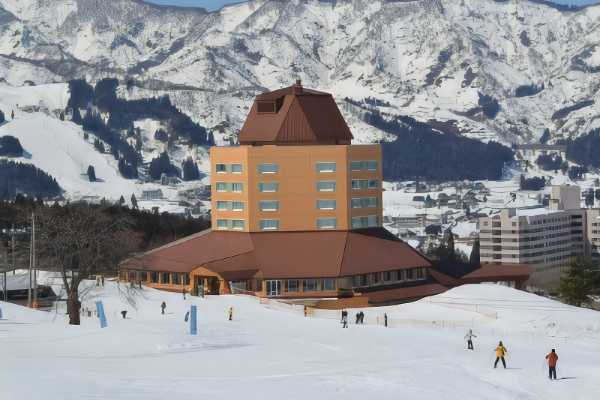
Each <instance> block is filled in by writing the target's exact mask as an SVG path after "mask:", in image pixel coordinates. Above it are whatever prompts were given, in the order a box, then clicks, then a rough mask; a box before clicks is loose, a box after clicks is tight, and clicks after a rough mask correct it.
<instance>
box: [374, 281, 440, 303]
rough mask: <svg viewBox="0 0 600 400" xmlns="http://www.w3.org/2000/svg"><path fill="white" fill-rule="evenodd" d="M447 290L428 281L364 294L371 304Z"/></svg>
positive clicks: (408, 298)
mask: <svg viewBox="0 0 600 400" xmlns="http://www.w3.org/2000/svg"><path fill="white" fill-rule="evenodd" d="M447 290H448V289H447V288H446V287H444V286H442V285H440V284H438V283H429V284H427V285H420V286H412V287H403V288H395V289H383V290H377V291H374V292H369V293H367V294H365V295H366V296H368V297H369V303H371V304H385V303H392V302H402V301H406V300H413V299H419V298H421V297H427V296H434V295H436V294H440V293H444V292H445V291H447Z"/></svg>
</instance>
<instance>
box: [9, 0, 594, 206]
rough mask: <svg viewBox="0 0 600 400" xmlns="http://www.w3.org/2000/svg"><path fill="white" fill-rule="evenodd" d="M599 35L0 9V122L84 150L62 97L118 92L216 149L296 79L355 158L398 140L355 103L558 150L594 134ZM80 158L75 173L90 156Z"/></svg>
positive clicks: (562, 14) (470, 9)
mask: <svg viewBox="0 0 600 400" xmlns="http://www.w3.org/2000/svg"><path fill="white" fill-rule="evenodd" d="M598 21H600V6H589V7H585V8H578V9H570V10H565V9H561V7H557V6H552V5H549V4H545V2H544V1H541V0H413V1H410V0H251V1H249V2H246V3H241V4H237V5H232V6H227V7H225V8H223V9H221V10H220V11H217V12H211V13H209V12H206V11H204V10H202V9H193V8H176V7H164V6H156V5H151V4H147V3H144V2H143V1H139V0H111V1H104V0H61V1H56V0H0V89H1V90H0V94H1V98H0V110H3V111H4V113H5V114H6V115H7V116H8V115H9V114H10V112H11V110H12V109H15V108H16V109H18V110H19V112H18V115H17V120H18V121H11V122H9V123H8V124H7V125H5V126H4V127H3V129H2V131H3V132H2V133H3V134H13V135H15V136H17V137H20V138H21V140H24V141H25V149H26V150H27V151H31V146H33V143H38V142H35V141H34V138H32V137H31V136H29V138H28V137H27V135H30V132H31V131H33V130H34V129H36V127H37V128H38V129H41V130H43V129H45V128H46V127H50V128H51V129H49V130H48V129H46V130H45V132H57V131H61V130H62V131H64V132H74V133H73V135H76V136H77V137H78V138H79V139H77V140H82V138H83V132H82V131H81V129H80V128H78V127H76V126H74V125H73V124H71V123H70V122H63V121H59V120H58V115H57V112H56V110H58V109H61V108H64V107H65V106H66V102H67V100H68V92H67V90H66V87H67V86H66V85H65V84H64V83H65V82H67V81H68V80H71V79H75V78H85V79H87V80H88V81H90V82H94V81H98V80H100V79H102V78H105V77H117V78H119V79H120V80H121V82H122V83H123V84H122V85H121V87H120V88H119V96H121V97H124V98H127V99H141V98H148V97H153V96H158V95H163V94H167V95H169V97H170V98H171V100H172V102H173V103H174V104H175V105H176V106H177V107H178V108H179V109H181V110H182V111H183V112H185V113H186V114H188V115H189V116H191V117H192V119H193V120H194V121H196V122H198V123H200V124H201V125H202V126H205V127H207V128H208V129H209V130H210V131H212V132H213V133H214V135H215V137H216V140H217V142H220V143H223V142H224V141H225V140H226V139H227V138H228V137H229V136H233V135H235V133H236V132H237V130H238V129H239V128H240V127H241V124H242V122H243V120H244V118H245V117H246V114H247V111H248V110H249V107H250V105H251V102H252V98H253V97H254V96H255V95H256V94H257V93H258V92H261V91H263V90H265V89H273V88H279V87H282V86H287V85H289V84H291V83H292V82H293V81H294V80H295V79H296V78H301V79H302V80H303V82H304V85H305V86H308V87H314V88H318V89H320V90H325V91H330V92H332V93H334V94H335V96H336V98H337V100H338V102H339V104H340V106H341V109H342V112H343V113H344V115H345V117H346V119H347V120H348V122H349V124H350V126H351V128H352V130H353V132H354V134H355V137H356V141H357V142H371V141H373V140H379V139H387V138H390V137H391V136H390V135H389V134H386V133H384V132H382V131H380V130H378V129H377V128H376V127H374V126H371V125H369V124H367V123H365V122H364V121H363V119H362V118H361V113H362V112H363V111H364V109H363V107H360V106H357V105H356V104H360V102H364V105H365V107H366V108H369V109H371V110H377V111H380V112H383V113H386V114H389V115H392V116H400V115H402V116H410V117H413V118H415V119H416V120H418V121H423V122H428V123H429V124H430V125H431V126H433V127H435V128H437V129H440V130H441V131H443V132H452V133H460V134H462V135H465V136H468V137H472V138H477V139H481V140H484V141H486V140H489V139H494V140H497V141H500V142H503V143H505V144H508V143H514V142H533V141H537V140H538V139H539V138H540V136H541V135H542V132H543V131H544V130H545V129H549V130H550V132H551V138H552V140H557V139H561V138H566V137H573V136H578V135H581V134H584V133H586V132H589V131H590V130H591V129H593V128H597V127H600V98H599V91H598V90H599V88H600V24H599V23H598ZM125 82H127V83H128V84H127V85H125V84H124V83H125ZM32 85H33V86H32ZM346 99H348V100H349V101H345V100H346ZM357 102H358V103H357ZM39 112H42V113H46V114H47V117H43V116H41V115H39ZM29 113H31V115H29ZM47 118H53V119H54V120H55V121H48V119H47ZM27 119H29V120H28V121H25V120H27ZM135 126H136V127H140V128H141V129H142V131H143V132H142V136H143V137H144V143H143V147H144V148H143V158H144V160H145V161H146V162H148V161H149V160H150V159H151V158H152V157H154V156H156V154H158V152H160V151H162V149H163V147H162V145H161V144H160V143H156V142H155V141H154V140H153V132H154V130H155V129H157V128H160V127H161V125H160V124H159V123H158V121H154V120H142V121H137V122H136V123H135ZM53 134H54V133H52V134H50V133H48V135H47V137H46V139H44V140H48V143H49V144H50V145H48V146H46V145H44V144H39V143H38V145H37V147H36V149H37V151H38V152H44V151H45V149H51V148H54V151H55V152H56V151H61V152H63V153H66V154H72V152H70V151H69V150H68V149H65V148H63V147H64V146H63V147H60V146H61V145H62V144H64V143H67V142H69V143H71V141H72V140H75V139H73V138H71V139H69V140H66V141H64V143H63V142H61V141H52V139H51V138H52V135H53ZM28 141H29V144H28ZM155 145H156V146H155ZM28 146H29V147H30V148H29V149H28V148H27V147H28ZM70 146H75V144H71V145H70ZM77 146H79V147H80V148H82V149H83V148H85V149H88V148H89V149H91V150H90V151H92V152H93V151H94V150H93V147H90V145H89V143H85V142H84V143H79V144H78V145H77ZM155 147H156V148H155ZM168 150H169V152H170V153H171V156H172V157H173V158H174V159H175V160H176V161H177V162H178V163H179V162H181V160H182V159H184V158H185V157H188V156H190V154H191V155H193V156H194V157H195V158H196V161H198V163H199V164H202V163H203V162H204V161H205V160H204V161H203V160H202V159H201V158H202V156H200V158H197V157H196V154H198V151H196V150H195V149H186V148H185V147H184V146H179V147H177V146H176V148H175V150H173V149H168ZM48 151H50V150H48ZM86 151H87V150H86ZM201 153H202V152H201ZM84 154H86V153H85V152H83V153H81V152H80V153H78V157H79V159H77V160H76V161H75V164H76V165H79V164H81V165H80V166H81V169H85V167H86V165H87V164H88V163H87V162H86V161H85V160H86V159H88V158H90V157H91V158H94V157H96V156H97V155H94V156H93V157H92V156H85V155H84ZM96 158H97V157H96ZM108 158H109V159H110V157H108ZM51 159H52V156H51V155H50V156H49V155H43V154H33V157H32V158H31V159H30V160H29V161H28V162H33V163H36V160H38V161H39V160H51ZM112 161H113V160H109V161H107V163H108V164H107V167H110V168H112V169H114V170H115V171H116V164H115V163H114V162H112ZM40 162H41V161H40ZM100 162H101V160H100V159H99V160H97V164H99V163H100ZM38 164H39V162H38ZM45 164H48V165H38V167H40V168H46V170H48V172H49V173H51V174H53V175H57V176H56V178H57V180H58V181H59V183H61V186H63V187H65V188H66V189H67V191H68V192H72V191H73V190H74V191H76V192H79V193H81V194H84V192H86V191H88V189H87V188H88V187H89V186H90V185H89V184H88V183H86V184H85V185H83V186H78V184H71V183H69V180H72V178H73V179H75V178H76V177H80V176H81V174H83V173H84V172H85V171H84V170H78V169H77V170H75V171H74V172H72V174H74V176H73V177H68V179H67V178H64V177H62V176H61V175H63V174H62V173H61V171H60V168H58V169H56V168H52V163H45ZM75 164H74V165H75ZM63 167H64V166H63ZM61 168H62V167H61ZM201 169H202V167H201ZM104 175H105V176H106V177H109V176H112V175H114V174H113V173H112V172H109V171H108V170H107V171H106V172H105V174H104ZM82 179H84V178H82ZM61 181H66V182H67V183H66V184H65V183H62V182H61ZM117 181H118V182H117ZM115 182H116V183H115ZM115 182H111V181H107V182H106V185H105V186H107V187H108V186H111V184H113V183H114V184H115V185H117V186H118V189H115V188H114V187H113V189H111V190H108V191H104V190H103V189H101V188H99V185H92V186H93V190H91V192H92V194H95V195H100V194H103V193H107V194H106V195H107V196H109V197H113V193H112V192H115V194H116V192H124V191H126V189H127V188H129V187H132V185H133V184H131V185H126V182H127V181H126V180H125V182H121V179H120V177H119V176H115ZM71 187H72V188H73V189H71ZM138 189H139V188H138ZM131 191H132V192H135V190H133V189H132V190H131ZM138 192H139V190H138ZM124 194H126V193H124ZM126 197H127V196H126Z"/></svg>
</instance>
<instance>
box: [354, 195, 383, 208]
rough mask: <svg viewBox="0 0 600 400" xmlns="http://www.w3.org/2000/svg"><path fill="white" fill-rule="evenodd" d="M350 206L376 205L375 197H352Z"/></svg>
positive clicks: (371, 206)
mask: <svg viewBox="0 0 600 400" xmlns="http://www.w3.org/2000/svg"><path fill="white" fill-rule="evenodd" d="M351 204H352V208H374V207H377V197H355V198H353V199H352V202H351Z"/></svg>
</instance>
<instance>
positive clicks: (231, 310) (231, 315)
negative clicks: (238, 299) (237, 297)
mask: <svg viewBox="0 0 600 400" xmlns="http://www.w3.org/2000/svg"><path fill="white" fill-rule="evenodd" d="M229 320H230V321H233V307H229Z"/></svg>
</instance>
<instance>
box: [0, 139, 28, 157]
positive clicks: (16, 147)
mask: <svg viewBox="0 0 600 400" xmlns="http://www.w3.org/2000/svg"><path fill="white" fill-rule="evenodd" d="M0 156H7V157H22V156H23V147H22V146H21V142H19V139H17V138H16V137H14V136H0Z"/></svg>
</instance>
